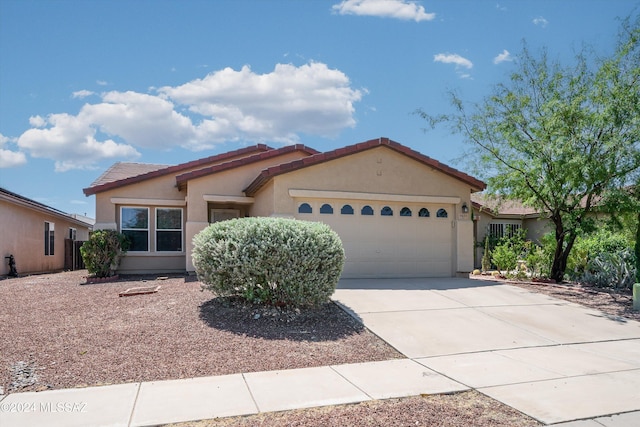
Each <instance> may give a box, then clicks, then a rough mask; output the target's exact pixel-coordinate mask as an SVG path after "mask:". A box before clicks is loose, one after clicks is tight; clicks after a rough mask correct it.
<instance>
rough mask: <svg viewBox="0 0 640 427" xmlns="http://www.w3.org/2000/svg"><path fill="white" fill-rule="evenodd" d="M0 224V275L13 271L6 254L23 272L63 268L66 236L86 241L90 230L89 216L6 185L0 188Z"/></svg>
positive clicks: (52, 270) (20, 271) (60, 269)
mask: <svg viewBox="0 0 640 427" xmlns="http://www.w3.org/2000/svg"><path fill="white" fill-rule="evenodd" d="M0 227H1V228H2V237H0V253H1V254H2V257H3V259H2V260H1V261H2V266H1V267H0V276H5V275H7V274H9V273H10V269H9V264H8V259H6V258H5V257H9V256H10V255H13V257H14V259H15V263H16V270H17V271H18V274H20V275H22V274H34V273H49V272H55V271H62V270H64V269H65V268H67V266H66V260H65V240H69V239H72V240H74V241H85V240H87V239H88V238H89V231H90V230H91V224H90V223H88V222H87V221H86V220H80V219H78V218H75V217H73V216H72V215H69V214H66V213H64V212H61V211H59V210H57V209H54V208H52V207H49V206H46V205H43V204H42V203H39V202H36V201H35V200H31V199H28V198H26V197H23V196H20V195H19V194H16V193H13V192H11V191H8V190H5V189H4V188H0ZM72 246H73V245H72ZM67 261H68V260H67Z"/></svg>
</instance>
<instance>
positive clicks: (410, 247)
mask: <svg viewBox="0 0 640 427" xmlns="http://www.w3.org/2000/svg"><path fill="white" fill-rule="evenodd" d="M297 206H298V213H297V215H296V217H297V218H298V219H303V220H311V221H321V222H324V223H326V224H327V225H329V226H330V227H331V228H333V229H334V230H335V231H336V232H337V233H338V234H339V235H340V238H341V239H342V243H343V245H344V249H345V253H346V263H345V267H344V271H343V275H342V277H345V278H354V277H448V276H451V275H452V263H451V260H452V249H453V244H452V241H453V230H452V225H451V224H452V222H451V221H452V215H453V205H427V204H423V205H419V204H397V203H384V202H383V203H380V202H375V203H374V202H372V203H367V202H362V203H348V202H344V201H337V202H336V201H317V200H316V201H302V200H299V201H298V203H297ZM309 210H310V211H311V212H310V213H309V212H308V211H309ZM351 212H352V213H351Z"/></svg>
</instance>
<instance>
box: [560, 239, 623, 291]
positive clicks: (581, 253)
mask: <svg viewBox="0 0 640 427" xmlns="http://www.w3.org/2000/svg"><path fill="white" fill-rule="evenodd" d="M630 247H631V242H630V241H629V240H628V238H627V237H626V236H625V235H624V234H623V233H619V232H618V233H615V232H612V231H610V230H609V229H607V228H605V227H602V228H599V229H598V230H597V231H596V232H594V233H591V234H588V235H583V236H580V237H578V238H577V239H576V242H575V243H574V245H573V248H572V249H571V253H570V254H569V258H567V273H568V274H569V275H570V276H571V277H572V278H580V277H582V275H583V274H584V273H585V271H586V270H587V266H588V265H589V264H590V263H592V262H593V261H594V260H595V259H596V258H597V257H598V256H600V255H602V254H612V253H616V252H620V251H623V250H625V249H628V248H630Z"/></svg>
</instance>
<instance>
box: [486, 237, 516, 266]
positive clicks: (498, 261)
mask: <svg viewBox="0 0 640 427" xmlns="http://www.w3.org/2000/svg"><path fill="white" fill-rule="evenodd" d="M491 260H492V261H493V263H494V264H495V266H496V268H497V269H498V270H499V271H500V274H502V272H503V271H504V272H505V273H506V272H508V271H509V270H513V269H514V268H516V264H517V263H518V253H517V252H516V251H515V250H514V248H513V246H512V245H511V244H509V242H503V243H501V244H499V245H498V246H496V248H495V249H494V250H493V254H492V255H491Z"/></svg>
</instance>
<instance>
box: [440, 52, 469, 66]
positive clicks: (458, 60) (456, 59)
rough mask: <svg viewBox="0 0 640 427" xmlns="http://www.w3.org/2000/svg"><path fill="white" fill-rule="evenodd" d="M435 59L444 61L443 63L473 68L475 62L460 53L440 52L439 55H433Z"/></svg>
mask: <svg viewBox="0 0 640 427" xmlns="http://www.w3.org/2000/svg"><path fill="white" fill-rule="evenodd" d="M433 61H434V62H442V63H443V64H455V66H456V68H457V67H462V68H467V69H471V68H473V62H471V61H469V60H468V59H467V58H464V57H462V56H460V55H458V54H457V53H438V54H437V55H434V56H433Z"/></svg>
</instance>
